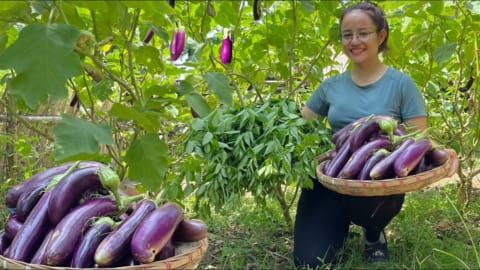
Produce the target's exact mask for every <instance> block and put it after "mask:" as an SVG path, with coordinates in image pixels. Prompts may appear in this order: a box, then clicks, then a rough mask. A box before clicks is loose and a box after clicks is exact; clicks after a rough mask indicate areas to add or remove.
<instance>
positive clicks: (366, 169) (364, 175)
mask: <svg viewBox="0 0 480 270" xmlns="http://www.w3.org/2000/svg"><path fill="white" fill-rule="evenodd" d="M389 154H390V151H388V150H387V149H378V150H377V151H375V153H373V154H372V155H371V156H370V157H369V158H368V159H367V161H366V162H365V164H364V165H363V167H362V169H361V170H360V172H359V173H358V175H357V179H358V180H369V179H370V170H372V168H373V166H375V164H377V163H378V162H379V161H380V160H382V159H384V158H385V157H386V156H387V155H389Z"/></svg>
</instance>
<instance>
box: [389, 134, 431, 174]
mask: <svg viewBox="0 0 480 270" xmlns="http://www.w3.org/2000/svg"><path fill="white" fill-rule="evenodd" d="M430 149H432V141H431V140H430V139H428V138H423V139H419V140H416V141H415V142H413V143H412V144H410V145H409V146H408V147H407V148H405V150H404V151H402V152H401V153H400V155H398V157H397V159H395V162H394V164H393V168H394V170H395V174H396V175H397V176H399V177H405V176H407V175H409V174H410V173H411V172H412V171H413V169H415V167H416V166H417V165H418V163H419V162H420V160H422V158H423V157H424V156H425V154H426V153H427V152H428V151H430Z"/></svg>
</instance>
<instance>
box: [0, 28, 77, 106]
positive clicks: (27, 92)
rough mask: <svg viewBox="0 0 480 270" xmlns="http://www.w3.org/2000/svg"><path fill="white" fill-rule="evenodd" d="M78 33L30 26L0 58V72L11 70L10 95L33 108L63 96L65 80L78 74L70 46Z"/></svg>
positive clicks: (65, 93)
mask: <svg viewBox="0 0 480 270" xmlns="http://www.w3.org/2000/svg"><path fill="white" fill-rule="evenodd" d="M79 35H80V32H79V30H78V29H77V28H76V27H74V26H72V25H65V24H31V25H27V26H26V27H25V28H23V29H22V31H21V32H20V36H19V37H18V39H17V40H16V41H15V43H13V44H12V46H10V47H8V48H7V49H6V50H5V51H4V53H3V54H2V55H0V69H13V70H15V73H16V74H15V77H14V78H13V80H12V83H11V89H10V91H11V93H12V94H15V95H18V96H20V97H21V98H23V100H24V101H25V103H26V104H27V106H28V107H30V108H36V107H37V105H38V104H39V103H40V102H46V100H47V97H48V96H51V97H52V98H53V100H57V99H60V98H64V97H66V95H67V88H66V87H65V83H66V81H67V79H68V78H70V77H72V76H76V75H79V74H81V73H82V67H81V65H80V58H79V56H78V55H77V54H76V53H74V52H73V45H74V44H75V42H76V41H77V39H78V37H79Z"/></svg>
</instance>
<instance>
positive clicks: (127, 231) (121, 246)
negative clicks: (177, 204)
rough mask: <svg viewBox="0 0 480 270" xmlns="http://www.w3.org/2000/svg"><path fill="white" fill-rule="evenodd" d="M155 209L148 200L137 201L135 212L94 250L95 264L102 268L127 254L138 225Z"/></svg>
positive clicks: (154, 205) (152, 203)
mask: <svg viewBox="0 0 480 270" xmlns="http://www.w3.org/2000/svg"><path fill="white" fill-rule="evenodd" d="M156 207H157V205H156V204H155V202H154V201H152V200H150V199H143V200H141V201H139V202H138V203H137V204H136V208H135V210H133V212H132V213H131V214H130V215H129V216H128V217H127V218H126V219H125V220H123V221H122V222H121V223H120V224H118V226H117V227H115V229H114V230H113V231H112V232H111V233H110V234H108V235H107V237H105V239H103V240H102V242H100V244H99V245H98V247H97V249H96V250H95V256H94V259H95V263H96V264H98V265H99V266H101V267H103V266H111V265H113V264H114V263H116V262H117V261H119V260H120V259H121V258H122V257H123V256H124V255H125V254H126V253H127V252H128V250H129V248H130V246H129V245H130V241H131V240H132V236H133V233H134V231H135V229H136V228H137V226H138V224H140V222H142V220H143V219H144V218H145V217H146V216H147V215H148V214H149V213H150V212H152V211H153V210H155V208H156Z"/></svg>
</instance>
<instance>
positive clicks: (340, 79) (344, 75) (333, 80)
mask: <svg viewBox="0 0 480 270" xmlns="http://www.w3.org/2000/svg"><path fill="white" fill-rule="evenodd" d="M350 78H351V77H350V71H348V70H347V71H344V72H341V73H338V74H335V75H332V76H330V77H328V78H326V79H325V80H324V81H323V82H322V84H325V85H327V84H337V83H345V82H346V81H348V79H350Z"/></svg>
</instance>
